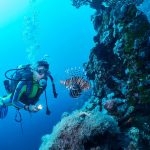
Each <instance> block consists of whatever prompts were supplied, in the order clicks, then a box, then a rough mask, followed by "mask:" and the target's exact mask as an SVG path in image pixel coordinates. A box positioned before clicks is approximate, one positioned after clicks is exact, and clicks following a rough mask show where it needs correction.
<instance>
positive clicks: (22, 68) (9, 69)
mask: <svg viewBox="0 0 150 150" xmlns="http://www.w3.org/2000/svg"><path fill="white" fill-rule="evenodd" d="M25 69H27V68H26V67H25V68H20V69H9V70H7V71H6V72H5V77H6V78H7V79H9V80H13V81H31V80H25V79H24V80H23V79H20V80H16V79H13V78H12V77H11V78H10V77H8V75H7V74H8V72H11V71H18V70H25ZM14 74H15V72H14ZM14 74H13V75H14ZM13 75H12V76H13Z"/></svg>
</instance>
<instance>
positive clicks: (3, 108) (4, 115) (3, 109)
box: [0, 104, 8, 119]
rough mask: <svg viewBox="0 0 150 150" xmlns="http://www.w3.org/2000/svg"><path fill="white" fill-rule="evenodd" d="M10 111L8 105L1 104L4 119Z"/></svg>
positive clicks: (1, 115) (0, 112) (1, 113)
mask: <svg viewBox="0 0 150 150" xmlns="http://www.w3.org/2000/svg"><path fill="white" fill-rule="evenodd" d="M7 113H8V106H6V105H5V104H3V105H0V119H4V118H5V117H6V116H7Z"/></svg>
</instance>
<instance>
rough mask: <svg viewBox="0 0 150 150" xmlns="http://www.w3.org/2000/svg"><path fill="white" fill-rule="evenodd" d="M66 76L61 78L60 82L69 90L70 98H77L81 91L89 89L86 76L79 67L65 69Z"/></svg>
mask: <svg viewBox="0 0 150 150" xmlns="http://www.w3.org/2000/svg"><path fill="white" fill-rule="evenodd" d="M66 73H67V74H68V76H69V77H68V78H67V79H66V80H61V81H60V84H62V85H64V86H65V87H66V88H67V89H68V90H69V95H70V96H71V97H72V98H79V97H80V95H81V94H82V92H83V91H87V90H89V89H90V82H89V80H88V79H87V77H86V74H85V71H84V70H81V68H80V67H79V68H76V67H75V68H71V69H70V70H67V71H66Z"/></svg>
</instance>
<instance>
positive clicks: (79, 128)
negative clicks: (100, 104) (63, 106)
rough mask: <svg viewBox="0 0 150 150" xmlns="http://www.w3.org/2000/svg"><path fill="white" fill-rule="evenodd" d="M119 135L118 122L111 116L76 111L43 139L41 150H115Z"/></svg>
mask: <svg viewBox="0 0 150 150" xmlns="http://www.w3.org/2000/svg"><path fill="white" fill-rule="evenodd" d="M118 133H119V128H118V125H117V122H116V121H115V119H113V118H112V117H111V116H109V115H104V114H102V113H100V112H95V111H94V112H90V113H89V112H82V111H76V112H74V113H72V114H71V115H69V116H67V117H64V118H63V119H62V120H61V121H60V122H59V123H58V124H57V125H56V126H55V128H54V129H53V132H52V134H51V135H46V136H44V137H43V138H42V140H43V144H42V145H41V148H40V150H43V149H44V150H46V149H50V150H58V149H64V150H84V149H86V150H87V149H94V148H97V149H98V147H99V149H107V148H108V147H112V148H113V149H115V148H116V146H115V145H114V144H115V141H116V139H117V137H116V135H117V134H118ZM45 143H46V144H45ZM108 143H109V144H108ZM118 149H119V147H118Z"/></svg>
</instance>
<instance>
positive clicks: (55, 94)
mask: <svg viewBox="0 0 150 150" xmlns="http://www.w3.org/2000/svg"><path fill="white" fill-rule="evenodd" d="M48 76H49V78H50V80H51V82H52V89H53V94H54V97H55V98H57V96H58V94H57V92H56V88H55V84H54V79H53V77H52V76H51V75H50V74H48Z"/></svg>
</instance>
